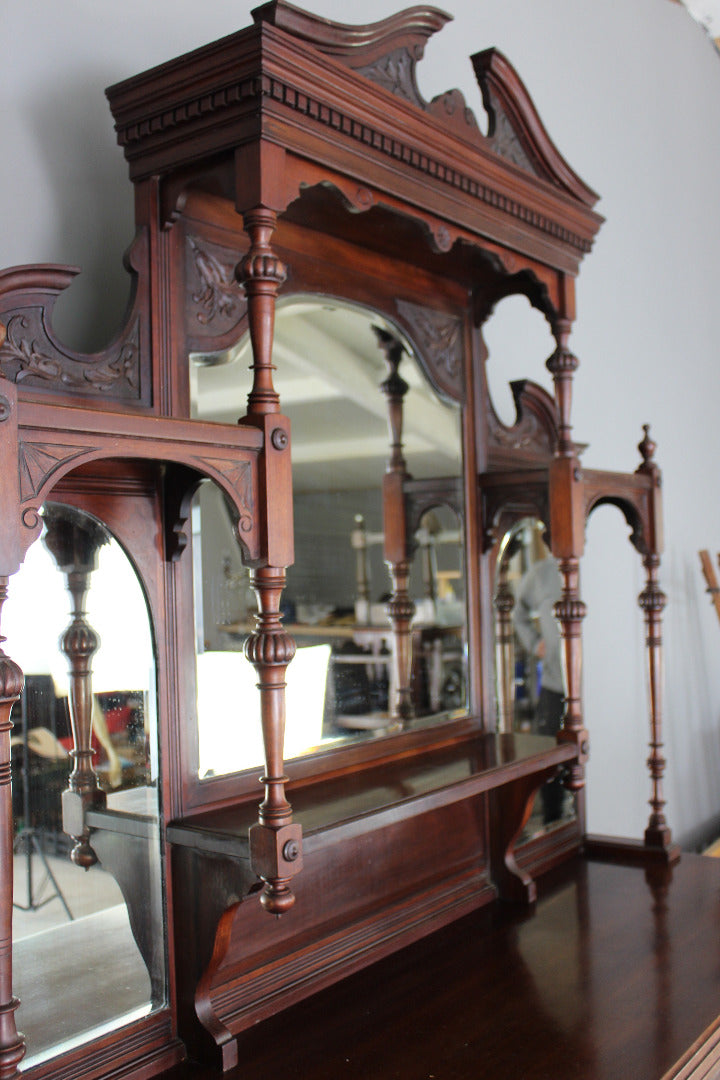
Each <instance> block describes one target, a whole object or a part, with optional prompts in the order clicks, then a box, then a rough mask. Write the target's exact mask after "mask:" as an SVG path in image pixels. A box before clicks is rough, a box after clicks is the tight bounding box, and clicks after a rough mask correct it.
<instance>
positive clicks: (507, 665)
mask: <svg viewBox="0 0 720 1080" xmlns="http://www.w3.org/2000/svg"><path fill="white" fill-rule="evenodd" d="M508 569H509V560H508V559H507V558H504V557H502V556H501V558H500V560H499V563H498V575H497V589H496V591H495V596H494V598H493V604H494V607H495V613H496V617H495V652H496V656H497V680H498V682H497V696H498V729H499V730H500V731H505V732H511V731H512V730H513V727H514V721H515V631H514V628H513V620H512V613H513V610H514V608H515V596H514V594H513V591H512V589H511V588H510V583H509V581H508Z"/></svg>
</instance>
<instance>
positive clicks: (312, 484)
mask: <svg viewBox="0 0 720 1080" xmlns="http://www.w3.org/2000/svg"><path fill="white" fill-rule="evenodd" d="M274 359H275V363H276V365H277V373H276V379H275V383H276V386H277V388H278V391H279V393H280V398H281V407H282V409H283V412H285V413H286V414H287V415H288V416H289V417H290V419H291V423H292V447H293V449H292V453H293V486H294V507H293V508H294V519H295V563H294V565H293V566H292V567H290V568H289V569H288V584H287V588H286V590H285V593H284V601H283V612H284V622H285V625H286V626H287V628H288V629H289V631H290V633H291V634H292V635H293V637H294V638H295V640H296V643H297V646H298V650H297V653H296V656H295V659H294V660H293V661H292V663H291V665H290V667H289V669H288V675H287V728H286V741H285V757H286V758H291V757H293V756H297V755H299V754H307V753H311V752H313V751H315V750H318V749H324V748H327V747H330V746H334V745H337V744H339V743H343V742H346V741H348V740H357V739H368V738H373V737H376V736H378V735H384V734H387V733H388V732H391V731H394V730H400V729H401V728H402V727H403V726H404V725H405V724H406V723H407V722H408V721H410V722H413V723H416V722H427V721H428V720H429V719H430V718H432V719H433V721H434V720H436V719H438V718H441V717H442V716H445V715H451V714H454V713H456V712H457V710H459V709H462V708H464V706H465V698H466V662H465V651H466V634H465V621H466V615H465V584H464V567H463V553H464V534H463V526H462V520H461V517H460V515H459V513H458V507H457V500H458V496H457V491H458V490H459V489H460V484H459V478H460V476H461V472H462V464H461V458H462V455H461V432H460V416H459V409H458V408H457V407H456V406H452V405H448V404H446V403H445V402H444V401H441V400H440V399H439V398H438V396H437V395H436V394H435V392H434V391H433V389H432V388H431V386H430V384H429V382H428V380H427V378H426V376H425V375H424V373H423V371H422V368H421V366H420V364H419V363H418V362H417V359H416V357H415V355H414V354H413V350H412V346H411V345H410V343H409V341H408V340H407V339H406V338H405V337H404V336H403V335H402V334H400V333H399V331H398V330H397V328H396V327H395V326H394V325H393V324H391V323H390V322H389V321H388V320H386V319H385V318H384V317H382V316H380V315H378V314H377V313H376V312H372V311H369V310H367V309H363V308H358V307H353V306H350V305H347V304H344V303H339V302H335V301H330V300H327V301H326V300H322V301H321V300H318V299H316V298H307V297H294V298H291V299H290V300H287V301H285V302H284V303H282V304H280V305H279V308H278V313H277V319H276V333H275V349H274ZM250 363H251V353H250V345H249V341H248V340H247V339H243V340H242V341H241V342H240V343H239V345H238V346H237V348H235V349H232V350H230V351H229V352H228V353H225V354H221V355H212V356H194V357H193V362H192V364H191V392H192V401H193V414H194V415H196V416H198V417H201V418H203V419H206V420H212V421H216V422H226V423H228V422H233V423H234V422H236V421H237V418H238V417H239V416H241V415H243V413H244V410H245V399H246V395H247V390H248V375H247V369H248V367H249V365H250ZM398 462H399V464H398ZM393 467H394V468H395V474H396V475H397V476H400V482H399V483H398V484H393V485H391V486H392V491H391V492H390V494H388V485H387V482H386V481H385V480H384V478H385V477H386V475H387V473H388V472H389V471H391V470H392V468H393ZM410 478H412V482H411V483H410ZM445 480H447V489H448V491H452V498H449V499H448V501H447V502H446V501H445V500H444V498H443V490H444V487H445V484H444V481H445ZM406 481H407V482H408V483H406ZM424 481H429V482H430V481H431V482H432V484H433V494H432V497H422V498H421V497H420V496H418V494H417V492H418V491H420V489H422V484H423V482H424ZM384 485H385V492H384V491H383V489H384ZM410 488H412V490H413V491H414V492H415V495H414V496H413V495H410V494H408V491H409V490H410ZM413 498H414V500H415V501H414V502H413ZM448 503H450V504H451V505H452V508H451V505H448ZM413 507H414V508H415V509H413ZM398 523H401V525H402V528H405V529H406V535H407V538H408V541H407V545H406V547H407V551H406V554H405V555H404V557H403V559H402V560H397V561H396V562H395V563H392V561H391V559H390V558H389V555H388V544H387V538H388V530H390V531H391V532H392V530H393V529H397V528H399V527H400V526H399V524H398ZM193 551H194V568H195V575H194V581H195V610H196V631H197V653H198V667H197V673H198V716H199V775H200V776H201V777H203V776H211V775H217V774H218V773H220V772H229V771H234V770H238V769H243V768H249V767H251V766H256V765H258V764H260V763H261V761H262V742H261V737H260V729H259V722H258V720H257V717H258V716H259V706H258V701H257V692H256V691H255V683H256V676H255V672H254V669H253V668H252V667H251V665H249V664H248V663H247V661H245V659H244V657H243V655H242V651H241V650H242V644H243V641H244V638H245V637H246V636H247V633H248V632H249V630H251V629H252V614H253V612H254V610H255V601H254V598H253V596H252V592H251V589H250V587H249V575H248V573H247V571H246V570H245V568H244V567H243V565H242V559H241V555H240V552H239V549H238V546H237V542H236V540H235V538H234V535H233V530H232V526H231V520H230V516H229V513H228V510H227V508H226V505H225V502H224V500H223V497H222V496H221V495H220V493H219V491H217V490H216V489H215V488H214V487H213V486H212V485H211V484H209V483H207V484H205V485H203V486H201V488H200V489H199V492H198V494H197V496H196V500H195V509H194V519H193ZM400 563H402V565H400ZM405 564H406V565H405ZM403 590H404V591H403ZM401 593H402V596H403V598H404V600H406V601H407V602H408V603H409V604H410V605H411V614H410V615H409V616H408V620H407V625H401V622H402V619H401V618H400V619H399V618H398V614H397V612H398V610H399V607H398V605H395V610H394V613H393V605H392V603H391V601H393V599H394V598H396V597H397V596H399V595H401ZM406 606H407V605H406V604H405V607H406ZM403 610H404V608H403ZM408 610H410V609H408ZM391 615H392V618H391ZM393 618H394V619H395V622H394V623H393ZM228 700H240V701H242V702H243V708H242V710H241V711H242V717H240V718H239V720H238V724H237V726H236V730H235V731H234V732H233V731H232V730H229V729H232V728H233V725H232V724H228V722H227V711H226V703H227V701H228ZM229 744H230V745H229Z"/></svg>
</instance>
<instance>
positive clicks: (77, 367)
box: [0, 308, 140, 398]
mask: <svg viewBox="0 0 720 1080" xmlns="http://www.w3.org/2000/svg"><path fill="white" fill-rule="evenodd" d="M139 338H140V319H139V317H138V318H137V319H136V320H135V323H134V325H133V327H132V329H131V331H130V333H129V334H128V336H127V338H126V339H125V340H124V341H123V342H122V343H121V344H119V345H117V346H115V347H114V348H113V349H112V350H108V351H107V352H103V353H100V354H99V355H88V356H82V355H71V354H70V353H66V352H62V351H61V350H60V349H58V348H57V347H56V346H55V345H54V344H53V343H52V341H51V340H50V338H49V337H48V334H47V332H46V330H45V326H44V322H43V309H42V308H27V309H26V310H25V311H23V312H19V313H17V314H15V315H13V316H11V318H10V319H9V320H8V322H7V333H6V337H5V341H4V342H3V344H2V346H0V371H1V372H2V374H3V375H4V376H5V378H7V379H10V380H11V381H12V382H15V383H21V382H24V381H26V380H28V379H32V380H40V381H41V382H43V383H47V384H50V385H52V386H53V387H54V388H55V389H58V390H63V389H69V390H79V391H81V392H84V393H87V392H90V393H92V392H96V393H107V394H108V396H110V397H121V398H138V397H139V396H140V350H139Z"/></svg>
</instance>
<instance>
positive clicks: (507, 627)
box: [495, 518, 573, 835]
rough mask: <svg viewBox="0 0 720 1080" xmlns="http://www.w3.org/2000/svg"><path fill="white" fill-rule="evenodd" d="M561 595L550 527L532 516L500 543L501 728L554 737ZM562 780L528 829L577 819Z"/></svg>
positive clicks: (559, 694) (549, 788)
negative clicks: (548, 541) (547, 538)
mask: <svg viewBox="0 0 720 1080" xmlns="http://www.w3.org/2000/svg"><path fill="white" fill-rule="evenodd" d="M561 593H562V577H561V575H560V571H559V569H558V566H557V561H556V560H555V558H554V557H553V556H552V554H551V553H550V551H549V549H548V547H547V544H546V542H545V526H544V524H543V523H542V522H541V521H537V520H535V519H532V518H526V519H523V520H522V521H520V522H518V523H517V524H516V525H515V526H514V527H513V528H512V529H510V530H509V532H508V533H507V535H506V536H505V537H504V539H503V542H502V544H501V548H500V553H499V556H498V562H497V570H496V583H495V612H496V634H495V641H496V657H497V696H498V727H499V729H500V730H501V731H506V732H512V731H519V732H527V733H532V734H534V735H548V736H552V737H555V736H556V735H557V733H558V731H559V730H560V727H561V725H562V718H563V712H564V697H565V690H564V676H563V669H562V657H561V638H560V627H559V624H558V621H557V619H556V618H555V614H554V607H555V604H556V603H557V601H558V600H559V599H560V596H561ZM572 813H573V803H572V797H571V796H570V793H569V792H567V791H566V790H565V788H564V786H563V784H562V781H561V779H555V780H552V781H550V782H549V783H547V784H545V785H544V786H543V787H542V789H541V790H540V792H539V794H538V798H537V800H536V805H535V808H534V811H533V815H532V818H531V823H530V826H529V830H528V831H529V834H530V835H531V834H532V833H533V832H536V831H538V829H541V828H547V827H550V826H552V825H553V824H555V823H556V822H560V821H562V820H563V819H564V818H567V817H570V816H572Z"/></svg>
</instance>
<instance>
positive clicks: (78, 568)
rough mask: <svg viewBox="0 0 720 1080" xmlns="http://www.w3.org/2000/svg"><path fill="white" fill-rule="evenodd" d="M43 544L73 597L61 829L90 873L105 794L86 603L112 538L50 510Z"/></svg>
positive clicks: (93, 640)
mask: <svg viewBox="0 0 720 1080" xmlns="http://www.w3.org/2000/svg"><path fill="white" fill-rule="evenodd" d="M44 518H45V526H46V531H45V534H44V537H43V543H44V544H45V546H46V547H47V549H48V551H50V553H51V554H52V556H53V558H54V559H55V562H56V563H57V566H58V568H59V569H60V570H61V571H62V573H63V574H64V575H65V581H66V585H67V589H68V592H69V593H70V597H71V601H72V602H71V616H70V624H69V625H68V627H67V629H66V630H65V632H64V633H63V634H62V635H61V637H60V648H61V649H62V651H63V653H64V654H65V656H66V657H67V660H68V667H69V697H68V704H69V711H70V726H71V728H72V737H73V748H72V750H71V751H70V756H71V758H72V760H73V770H72V772H71V773H70V776H69V778H68V786H67V790H66V791H64V792H63V801H62V807H63V828H64V830H65V832H66V833H67V834H68V835H69V836H71V837H72V838H73V840H74V841H75V847H74V848H73V849H72V851H71V852H70V858H71V859H72V861H73V862H74V863H75V864H76V865H77V866H82V867H83V868H84V869H85V870H89V869H90V867H91V866H93V865H94V864H95V863H96V862H97V855H96V854H95V852H94V851H93V849H92V846H91V844H90V830H89V828H88V826H87V825H86V823H85V812H86V810H87V809H88V808H89V807H92V806H97V805H102V804H104V802H105V793H104V792H103V791H102V789H101V787H100V784H99V782H98V778H97V774H96V773H95V769H94V768H93V756H94V753H95V751H94V750H93V748H92V717H93V688H92V662H93V657H94V655H95V653H96V652H97V650H98V649H99V647H100V638H99V637H98V635H97V633H96V632H95V630H94V629H93V627H92V626H91V625H90V623H89V622H88V620H87V611H86V602H87V594H88V590H89V588H90V579H91V575H92V573H93V572H94V571H95V570H97V565H98V555H99V551H100V548H101V547H102V545H103V544H106V543H107V542H108V539H109V537H108V534H107V532H106V530H105V529H104V528H103V526H102V525H99V524H98V523H96V522H94V521H93V520H92V519H91V518H89V517H87V516H86V515H84V514H83V515H81V514H79V513H78V512H76V511H74V510H71V509H70V508H67V507H62V508H60V507H57V508H55V507H46V509H45V514H44Z"/></svg>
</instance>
